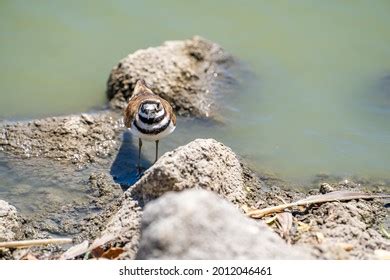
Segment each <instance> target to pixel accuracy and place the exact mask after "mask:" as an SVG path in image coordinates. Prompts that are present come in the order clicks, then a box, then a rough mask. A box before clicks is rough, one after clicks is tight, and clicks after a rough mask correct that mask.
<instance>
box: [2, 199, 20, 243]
mask: <svg viewBox="0 0 390 280" xmlns="http://www.w3.org/2000/svg"><path fill="white" fill-rule="evenodd" d="M20 227H21V225H20V221H19V217H18V214H17V211H16V208H15V207H14V206H12V205H10V204H9V203H8V202H6V201H4V200H0V242H3V241H11V240H15V238H16V236H17V235H18V232H19V231H20Z"/></svg>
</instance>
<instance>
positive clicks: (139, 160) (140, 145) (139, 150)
mask: <svg viewBox="0 0 390 280" xmlns="http://www.w3.org/2000/svg"><path fill="white" fill-rule="evenodd" d="M141 148H142V140H141V138H138V165H137V167H138V168H141Z"/></svg>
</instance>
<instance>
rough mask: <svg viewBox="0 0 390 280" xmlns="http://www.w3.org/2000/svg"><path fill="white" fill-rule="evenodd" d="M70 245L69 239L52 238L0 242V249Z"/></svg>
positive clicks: (70, 240)
mask: <svg viewBox="0 0 390 280" xmlns="http://www.w3.org/2000/svg"><path fill="white" fill-rule="evenodd" d="M66 243H72V239H71V238H53V239H35V240H21V241H9V242H0V248H25V247H32V246H42V245H49V244H66Z"/></svg>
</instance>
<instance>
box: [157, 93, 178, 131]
mask: <svg viewBox="0 0 390 280" xmlns="http://www.w3.org/2000/svg"><path fill="white" fill-rule="evenodd" d="M159 99H160V101H161V103H162V105H163V106H164V109H165V111H166V112H167V113H168V114H169V115H170V116H171V121H172V123H173V125H176V115H175V113H174V112H173V109H172V106H171V104H169V102H168V101H166V100H165V99H162V98H161V97H159Z"/></svg>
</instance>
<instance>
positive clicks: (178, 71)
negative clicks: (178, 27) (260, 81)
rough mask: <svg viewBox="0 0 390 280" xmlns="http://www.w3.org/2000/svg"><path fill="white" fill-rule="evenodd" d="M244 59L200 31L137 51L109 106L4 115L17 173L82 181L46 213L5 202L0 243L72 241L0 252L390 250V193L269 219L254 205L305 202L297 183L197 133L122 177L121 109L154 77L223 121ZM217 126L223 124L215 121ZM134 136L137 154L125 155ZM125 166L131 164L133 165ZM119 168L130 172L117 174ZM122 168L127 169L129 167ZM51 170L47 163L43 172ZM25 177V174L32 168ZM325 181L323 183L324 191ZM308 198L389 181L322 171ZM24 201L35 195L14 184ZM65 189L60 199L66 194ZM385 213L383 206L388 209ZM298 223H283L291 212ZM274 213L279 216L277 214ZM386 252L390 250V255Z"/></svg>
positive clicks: (232, 255)
mask: <svg viewBox="0 0 390 280" xmlns="http://www.w3.org/2000/svg"><path fill="white" fill-rule="evenodd" d="M237 63H239V62H238V61H237V60H236V59H235V58H234V57H233V56H231V55H230V54H228V53H226V52H225V51H224V50H223V49H222V48H221V47H220V46H218V45H217V44H215V43H212V42H209V41H207V40H204V39H202V38H200V37H194V38H193V39H191V40H186V41H172V42H167V43H165V44H164V45H162V46H161V47H156V48H148V49H145V50H140V51H137V52H135V53H133V54H130V55H129V56H127V57H126V58H124V59H123V60H121V61H120V62H119V63H118V65H117V66H115V67H114V68H113V70H112V72H111V74H110V77H109V80H108V82H107V96H108V100H109V109H106V110H101V111H97V112H93V113H83V114H79V115H71V116H63V117H50V118H45V119H41V120H31V121H25V122H8V121H2V122H0V153H2V154H3V155H4V156H5V157H7V158H9V159H12V160H10V162H13V163H12V164H13V165H12V168H11V169H12V170H16V171H15V172H20V173H23V169H24V168H25V165H26V164H31V165H34V164H35V163H37V162H38V161H39V162H40V164H42V162H45V163H46V164H47V165H48V167H47V168H48V169H50V168H52V169H55V170H56V171H58V178H57V181H56V182H59V183H60V184H63V185H64V186H67V182H68V184H69V185H72V182H73V181H72V180H77V182H81V183H79V185H77V186H79V187H77V188H76V187H73V188H74V189H71V188H69V189H68V190H65V191H79V192H80V197H83V199H82V200H81V199H80V201H78V200H75V201H69V203H67V204H64V203H63V202H61V201H58V202H57V200H56V197H53V195H52V194H51V193H49V194H48V195H47V196H44V195H46V194H45V188H43V187H42V195H43V196H44V198H45V200H47V202H48V204H50V208H43V209H50V210H49V211H46V212H47V213H46V212H45V211H43V212H42V213H32V215H31V216H29V215H26V214H25V212H24V213H20V212H19V213H18V212H17V210H16V208H15V207H14V206H12V205H10V204H9V203H7V202H5V201H1V200H0V242H2V241H12V240H25V239H37V238H48V237H53V236H71V237H72V238H73V244H72V245H73V247H71V246H63V245H61V246H60V245H48V246H43V247H31V248H27V249H4V248H3V249H2V248H0V258H1V259H29V258H38V259H60V258H67V259H73V258H76V259H89V258H110V259H114V258H115V259H378V258H379V259H381V258H386V257H388V252H389V251H390V239H389V237H388V236H387V235H386V234H388V229H387V228H386V226H388V225H389V210H388V204H389V200H383V199H371V200H363V199H355V200H351V201H347V202H338V201H336V202H326V203H322V204H316V205H314V206H311V207H306V208H304V209H300V208H296V209H293V210H292V211H291V212H285V213H287V214H285V216H283V215H273V216H270V217H265V218H263V219H261V220H254V219H251V218H248V217H246V215H245V211H246V209H249V208H265V207H268V206H273V205H278V204H281V203H284V202H287V203H288V202H292V201H295V200H298V199H301V198H304V197H305V196H307V195H308V193H304V192H301V191H298V190H296V189H294V188H292V187H291V185H290V184H289V183H288V182H284V181H282V180H280V179H278V178H274V177H269V176H266V175H264V174H257V173H255V172H253V171H252V170H251V168H250V167H249V166H248V165H247V163H245V161H244V160H243V159H241V158H240V157H239V156H237V155H236V154H235V153H234V152H233V151H232V150H231V149H230V148H229V147H227V146H225V145H224V144H222V143H220V142H218V141H216V140H214V139H194V140H193V141H191V142H190V143H188V144H186V145H183V146H181V147H178V148H176V149H174V150H173V151H170V152H167V153H165V154H164V155H162V156H161V157H160V159H159V160H158V161H157V162H156V163H155V164H154V165H153V166H151V167H150V168H149V169H147V170H146V171H145V172H144V174H143V176H142V177H140V178H137V177H136V176H135V175H134V176H133V177H132V178H133V179H134V180H133V181H128V180H127V181H126V182H124V180H121V176H122V175H123V174H122V173H123V172H135V171H134V170H133V169H131V168H130V169H129V166H130V165H131V166H135V162H132V161H131V158H132V156H134V155H135V148H134V145H133V144H132V142H131V141H129V142H128V143H127V142H126V141H125V140H126V139H127V138H126V137H128V135H126V132H124V127H123V121H122V116H121V109H122V108H123V106H124V104H125V99H126V98H127V97H128V96H129V95H130V94H131V92H132V89H133V87H134V83H135V81H136V80H137V79H139V78H145V79H146V80H148V82H149V83H150V84H151V87H152V88H153V90H154V91H155V92H156V93H158V94H159V95H161V96H163V97H164V98H166V99H168V100H169V101H170V102H171V103H172V105H173V106H174V108H175V110H176V112H177V113H178V114H179V115H181V116H184V117H186V116H191V117H197V118H203V119H204V118H209V119H212V120H220V119H221V116H220V115H218V113H216V114H212V113H211V112H218V108H217V107H218V104H219V100H221V99H222V97H223V93H224V92H225V89H226V88H229V87H230V88H234V87H237V86H239V82H238V81H237V79H235V76H234V71H235V70H234V69H235V68H236V67H237V66H236V65H237ZM215 125H218V124H217V123H216V124H215ZM124 142H126V145H127V148H126V149H127V150H126V154H128V158H129V160H126V161H122V160H120V159H118V154H119V153H120V149H122V148H123V147H122V143H124ZM125 165H126V166H125ZM117 170H122V171H121V172H122V173H120V172H119V171H117ZM123 170H125V171H123ZM41 172H42V176H45V175H44V174H45V173H44V170H42V171H41ZM26 176H28V175H26ZM320 186H321V187H320ZM312 187H313V188H312V190H311V191H310V192H309V194H312V195H313V194H320V193H321V192H322V193H324V192H329V191H334V190H354V191H364V192H366V193H367V192H368V193H385V192H387V193H388V190H389V186H388V185H373V184H372V183H371V182H351V181H345V180H342V181H336V182H331V181H330V179H329V178H318V182H317V184H316V185H314V186H312ZM13 191H14V192H15V196H20V195H21V192H24V193H28V192H29V190H28V189H27V190H23V189H19V190H13ZM63 195H66V194H62V193H60V194H58V196H63ZM385 206H386V207H387V208H386V207H385ZM284 218H285V219H287V220H289V219H290V222H283V219H284ZM272 219H273V220H272ZM386 254H387V255H386Z"/></svg>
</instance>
